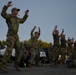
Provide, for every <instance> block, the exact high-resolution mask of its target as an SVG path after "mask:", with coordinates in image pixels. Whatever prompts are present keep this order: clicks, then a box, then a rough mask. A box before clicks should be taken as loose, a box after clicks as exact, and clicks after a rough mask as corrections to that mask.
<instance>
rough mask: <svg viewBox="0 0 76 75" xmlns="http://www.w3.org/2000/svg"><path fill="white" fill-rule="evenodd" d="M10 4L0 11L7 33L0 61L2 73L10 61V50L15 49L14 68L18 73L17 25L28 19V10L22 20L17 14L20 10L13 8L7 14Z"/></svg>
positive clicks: (18, 44)
mask: <svg viewBox="0 0 76 75" xmlns="http://www.w3.org/2000/svg"><path fill="white" fill-rule="evenodd" d="M11 3H12V2H11V1H10V2H8V4H7V5H5V6H4V7H3V9H2V12H1V16H2V17H3V18H4V19H5V20H6V23H7V26H8V32H7V40H6V42H7V48H6V51H5V54H4V57H3V59H2V62H1V63H0V70H2V71H3V72H7V68H6V66H7V62H8V60H9V59H10V56H11V53H12V49H13V47H14V48H15V52H16V55H15V57H16V58H15V62H14V67H15V68H16V70H17V71H20V68H19V66H18V63H19V60H20V43H19V36H18V29H19V24H20V23H24V22H25V21H26V19H27V17H28V10H26V11H25V15H24V16H23V18H18V17H17V15H18V12H19V11H20V9H17V8H13V9H12V10H11V14H7V13H6V11H7V9H8V8H9V7H10V6H12V4H11Z"/></svg>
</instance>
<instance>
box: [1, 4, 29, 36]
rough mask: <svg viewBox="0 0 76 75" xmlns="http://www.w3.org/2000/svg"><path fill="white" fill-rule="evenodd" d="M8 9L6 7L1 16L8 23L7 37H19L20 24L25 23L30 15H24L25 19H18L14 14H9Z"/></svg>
mask: <svg viewBox="0 0 76 75" xmlns="http://www.w3.org/2000/svg"><path fill="white" fill-rule="evenodd" d="M7 9H8V7H7V6H6V5H5V6H4V7H3V9H2V12H1V16H2V17H3V18H4V19H6V23H7V26H8V33H7V35H11V36H12V35H14V34H15V35H17V33H18V29H19V24H20V23H24V22H25V21H26V19H27V17H28V15H26V14H25V15H24V16H23V18H18V17H17V16H12V14H7V13H6V11H7Z"/></svg>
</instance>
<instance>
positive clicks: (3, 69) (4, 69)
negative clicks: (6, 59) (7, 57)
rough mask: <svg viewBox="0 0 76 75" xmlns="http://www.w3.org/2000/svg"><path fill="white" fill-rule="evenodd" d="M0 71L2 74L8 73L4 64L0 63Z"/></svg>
mask: <svg viewBox="0 0 76 75" xmlns="http://www.w3.org/2000/svg"><path fill="white" fill-rule="evenodd" d="M0 70H1V71H3V72H8V71H7V68H6V64H5V63H3V62H0Z"/></svg>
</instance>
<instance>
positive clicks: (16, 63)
mask: <svg viewBox="0 0 76 75" xmlns="http://www.w3.org/2000/svg"><path fill="white" fill-rule="evenodd" d="M14 67H15V68H16V70H17V71H21V69H20V68H19V63H18V62H15V63H14Z"/></svg>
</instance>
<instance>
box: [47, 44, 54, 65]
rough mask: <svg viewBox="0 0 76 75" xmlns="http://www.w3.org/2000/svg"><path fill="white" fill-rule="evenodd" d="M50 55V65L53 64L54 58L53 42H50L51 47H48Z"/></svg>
mask: <svg viewBox="0 0 76 75" xmlns="http://www.w3.org/2000/svg"><path fill="white" fill-rule="evenodd" d="M48 57H49V61H50V65H52V58H53V46H52V43H50V44H49V47H48Z"/></svg>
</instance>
